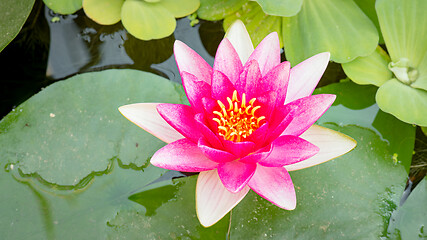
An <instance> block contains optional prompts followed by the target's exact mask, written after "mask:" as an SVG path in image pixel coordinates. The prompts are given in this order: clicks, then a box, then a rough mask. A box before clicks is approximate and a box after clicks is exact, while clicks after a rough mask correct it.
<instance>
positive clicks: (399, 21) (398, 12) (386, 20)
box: [375, 0, 427, 68]
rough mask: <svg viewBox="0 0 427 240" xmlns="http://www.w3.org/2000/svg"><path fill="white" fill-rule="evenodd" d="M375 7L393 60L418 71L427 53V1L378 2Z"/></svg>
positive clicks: (398, 0) (395, 0) (396, 0)
mask: <svg viewBox="0 0 427 240" xmlns="http://www.w3.org/2000/svg"><path fill="white" fill-rule="evenodd" d="M375 8H376V10H377V14H378V20H379V22H380V26H381V31H382V34H383V36H384V41H385V44H386V45H387V50H388V52H389V54H390V57H391V60H392V61H393V62H398V61H399V60H400V59H403V58H407V59H409V61H410V67H413V68H417V67H418V66H419V64H420V62H421V60H422V59H423V58H424V56H425V54H426V53H427V44H426V42H427V28H426V27H425V26H427V14H425V9H427V1H425V0H413V1H401V0H378V1H376V4H375Z"/></svg>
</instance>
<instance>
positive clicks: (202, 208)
mask: <svg viewBox="0 0 427 240" xmlns="http://www.w3.org/2000/svg"><path fill="white" fill-rule="evenodd" d="M248 191H249V187H248V186H246V187H244V188H243V189H242V191H240V192H238V193H231V192H230V191H228V190H227V189H226V188H225V187H224V185H222V183H221V181H220V179H219V176H218V172H217V170H216V169H215V170H211V171H206V172H201V173H200V174H199V177H198V178H197V186H196V211H197V217H198V218H199V221H200V223H201V224H202V225H203V226H204V227H210V226H212V225H214V224H215V223H216V222H218V221H219V220H220V219H221V218H223V217H224V216H225V215H226V214H227V213H228V212H229V211H230V210H231V209H233V208H234V207H235V206H236V205H237V204H238V203H239V202H240V201H241V200H242V199H243V198H244V197H245V196H246V194H247V193H248Z"/></svg>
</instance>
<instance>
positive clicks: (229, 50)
mask: <svg viewBox="0 0 427 240" xmlns="http://www.w3.org/2000/svg"><path fill="white" fill-rule="evenodd" d="M213 69H214V71H219V72H222V73H224V75H226V76H227V77H228V79H230V81H231V82H232V83H233V84H234V83H235V82H236V81H237V80H238V79H239V75H240V72H242V70H243V65H242V62H241V61H240V58H239V55H238V54H237V52H236V50H235V49H234V47H233V45H232V44H231V43H230V41H229V40H228V39H227V38H224V39H223V40H222V41H221V43H220V44H219V46H218V50H217V51H216V55H215V62H214V66H213Z"/></svg>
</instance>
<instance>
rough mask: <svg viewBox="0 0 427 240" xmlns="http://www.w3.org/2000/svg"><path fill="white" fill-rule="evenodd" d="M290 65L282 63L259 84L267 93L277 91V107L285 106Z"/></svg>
mask: <svg viewBox="0 0 427 240" xmlns="http://www.w3.org/2000/svg"><path fill="white" fill-rule="evenodd" d="M290 67H291V65H290V63H289V62H282V63H281V64H279V65H277V66H275V67H274V68H273V69H272V70H271V71H269V72H268V73H267V74H266V75H265V76H264V77H263V78H262V79H261V82H260V83H259V86H261V88H262V89H264V91H265V92H267V91H275V92H276V93H277V100H276V106H279V105H283V102H284V101H285V97H286V89H287V88H288V82H289V73H290Z"/></svg>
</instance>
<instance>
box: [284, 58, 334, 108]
mask: <svg viewBox="0 0 427 240" xmlns="http://www.w3.org/2000/svg"><path fill="white" fill-rule="evenodd" d="M329 57H330V53H329V52H324V53H319V54H317V55H314V56H313V57H311V58H309V59H307V60H305V61H303V62H301V63H300V64H298V65H296V66H295V67H293V68H292V69H291V75H290V79H289V86H288V91H287V94H286V101H285V104H286V103H289V102H292V101H294V100H296V99H299V98H303V97H307V96H310V95H311V94H312V93H313V91H314V88H315V87H316V86H317V83H318V82H319V80H320V78H321V77H322V75H323V73H324V72H325V69H326V67H327V66H328V63H329Z"/></svg>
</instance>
